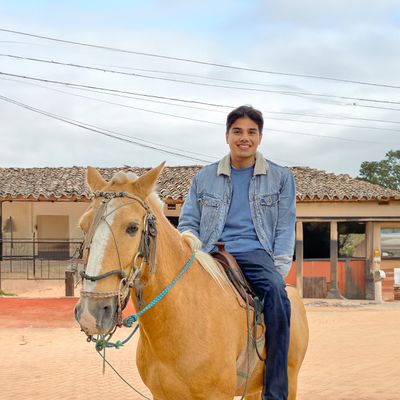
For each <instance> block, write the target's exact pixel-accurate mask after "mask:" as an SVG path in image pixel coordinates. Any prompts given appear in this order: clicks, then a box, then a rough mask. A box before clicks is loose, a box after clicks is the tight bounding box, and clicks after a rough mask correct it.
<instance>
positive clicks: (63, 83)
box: [0, 72, 229, 107]
mask: <svg viewBox="0 0 400 400" xmlns="http://www.w3.org/2000/svg"><path fill="white" fill-rule="evenodd" d="M0 75H3V76H12V77H14V78H22V79H29V80H33V81H38V82H45V83H55V84H57V85H64V86H70V87H77V88H84V89H97V90H103V91H105V92H111V93H122V94H131V95H134V96H143V97H149V98H154V99H162V100H172V101H178V102H182V103H192V104H201V105H206V106H212V107H229V106H226V105H225V106H224V105H220V104H215V103H207V102H203V101H196V100H183V99H178V98H176V97H167V96H156V95H150V94H143V93H135V92H129V91H126V90H117V89H108V88H103V87H99V86H91V85H81V84H77V83H71V82H62V81H54V80H50V79H42V78H34V77H32V76H25V75H17V74H10V73H7V72H0Z"/></svg>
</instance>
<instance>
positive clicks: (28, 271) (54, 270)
mask: <svg viewBox="0 0 400 400" xmlns="http://www.w3.org/2000/svg"><path fill="white" fill-rule="evenodd" d="M80 245H81V241H80V240H74V239H72V240H54V239H52V240H38V239H32V238H30V239H13V240H10V239H7V240H0V280H1V279H3V280H4V279H60V280H61V279H65V270H66V269H68V268H69V267H70V264H71V262H70V260H71V258H72V257H73V256H74V255H76V254H77V251H78V249H79V247H80Z"/></svg>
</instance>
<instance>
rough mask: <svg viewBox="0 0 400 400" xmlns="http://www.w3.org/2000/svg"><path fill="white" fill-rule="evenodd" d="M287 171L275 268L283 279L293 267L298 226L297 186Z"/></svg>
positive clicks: (280, 213)
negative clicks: (296, 228) (296, 226)
mask: <svg viewBox="0 0 400 400" xmlns="http://www.w3.org/2000/svg"><path fill="white" fill-rule="evenodd" d="M286 171H287V173H286V174H285V176H284V178H283V182H282V187H281V192H280V194H279V205H278V223H277V227H276V231H275V240H274V259H275V267H276V269H277V270H278V271H279V273H280V274H281V275H282V276H283V277H286V276H287V274H288V273H289V270H290V267H291V265H292V258H293V252H294V241H295V224H296V184H295V181H294V178H293V175H292V173H291V172H290V171H289V170H286Z"/></svg>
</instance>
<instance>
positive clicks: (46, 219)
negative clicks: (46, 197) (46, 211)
mask: <svg viewBox="0 0 400 400" xmlns="http://www.w3.org/2000/svg"><path fill="white" fill-rule="evenodd" d="M36 221H37V238H38V257H39V258H42V259H47V260H66V259H68V258H69V217H68V215H38V216H37V219H36Z"/></svg>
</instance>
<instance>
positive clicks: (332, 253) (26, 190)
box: [0, 166, 400, 300]
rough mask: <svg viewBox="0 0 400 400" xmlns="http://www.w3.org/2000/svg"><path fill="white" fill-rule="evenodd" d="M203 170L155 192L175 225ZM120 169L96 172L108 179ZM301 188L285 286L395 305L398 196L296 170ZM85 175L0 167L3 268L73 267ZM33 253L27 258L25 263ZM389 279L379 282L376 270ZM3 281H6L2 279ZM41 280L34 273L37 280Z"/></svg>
mask: <svg viewBox="0 0 400 400" xmlns="http://www.w3.org/2000/svg"><path fill="white" fill-rule="evenodd" d="M200 168H201V167H200V166H183V167H166V168H165V170H164V172H163V173H162V175H161V177H160V179H159V182H158V188H159V193H160V196H161V198H162V199H163V201H164V203H165V206H164V210H165V214H166V216H167V217H168V218H169V219H170V221H171V222H172V223H173V224H175V225H176V224H177V222H178V218H179V213H180V210H181V205H182V204H183V202H184V199H185V197H186V195H187V192H188V189H189V187H190V183H191V180H192V178H193V176H194V175H195V173H196V172H197V171H198V170H199V169H200ZM121 169H123V170H124V171H131V172H134V173H136V174H137V175H141V174H143V173H144V172H145V171H146V170H148V169H146V168H135V167H123V168H99V170H100V172H101V173H102V175H103V176H104V178H105V179H110V178H111V177H112V176H113V175H114V173H115V172H117V171H119V170H121ZM291 170H292V172H293V174H294V176H295V179H296V185H297V224H296V254H295V260H294V261H293V265H292V269H291V271H290V274H289V276H288V278H287V282H288V283H291V284H295V285H296V286H297V287H298V288H299V290H300V291H301V292H302V293H303V296H304V297H325V296H331V297H338V296H340V295H342V296H344V297H346V298H356V299H379V297H380V293H381V289H380V286H381V285H382V286H383V290H382V293H383V298H384V299H385V300H392V299H393V296H394V295H393V293H394V268H396V267H399V268H400V193H399V192H397V191H393V190H389V189H385V188H382V187H380V186H378V185H373V184H370V183H368V182H364V181H360V180H357V179H354V178H351V177H350V176H349V175H335V174H330V173H326V172H325V171H320V170H316V169H311V168H303V167H293V168H291ZM84 177H85V169H84V168H82V167H72V168H0V206H1V208H0V219H1V226H2V231H1V236H0V238H1V242H2V243H1V247H0V257H1V259H2V260H3V261H2V265H3V263H6V262H7V261H9V260H11V259H14V258H15V257H20V259H23V258H27V259H29V260H31V259H32V260H33V261H34V262H37V261H38V260H41V261H43V260H46V259H47V260H54V258H56V259H59V260H68V258H69V257H71V256H72V255H73V253H74V252H75V250H76V246H75V245H72V244H77V243H79V242H80V241H81V240H82V233H81V231H80V229H79V227H78V220H79V218H80V216H81V215H82V213H83V212H84V211H85V209H86V208H87V206H88V202H89V201H90V193H89V191H88V188H87V187H86V186H85V179H84ZM28 254H29V256H28ZM380 270H383V271H384V272H385V273H386V278H384V279H383V280H382V282H381V281H380V278H379V276H378V275H379V271H380ZM3 276H4V274H3ZM34 276H36V274H34Z"/></svg>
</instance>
